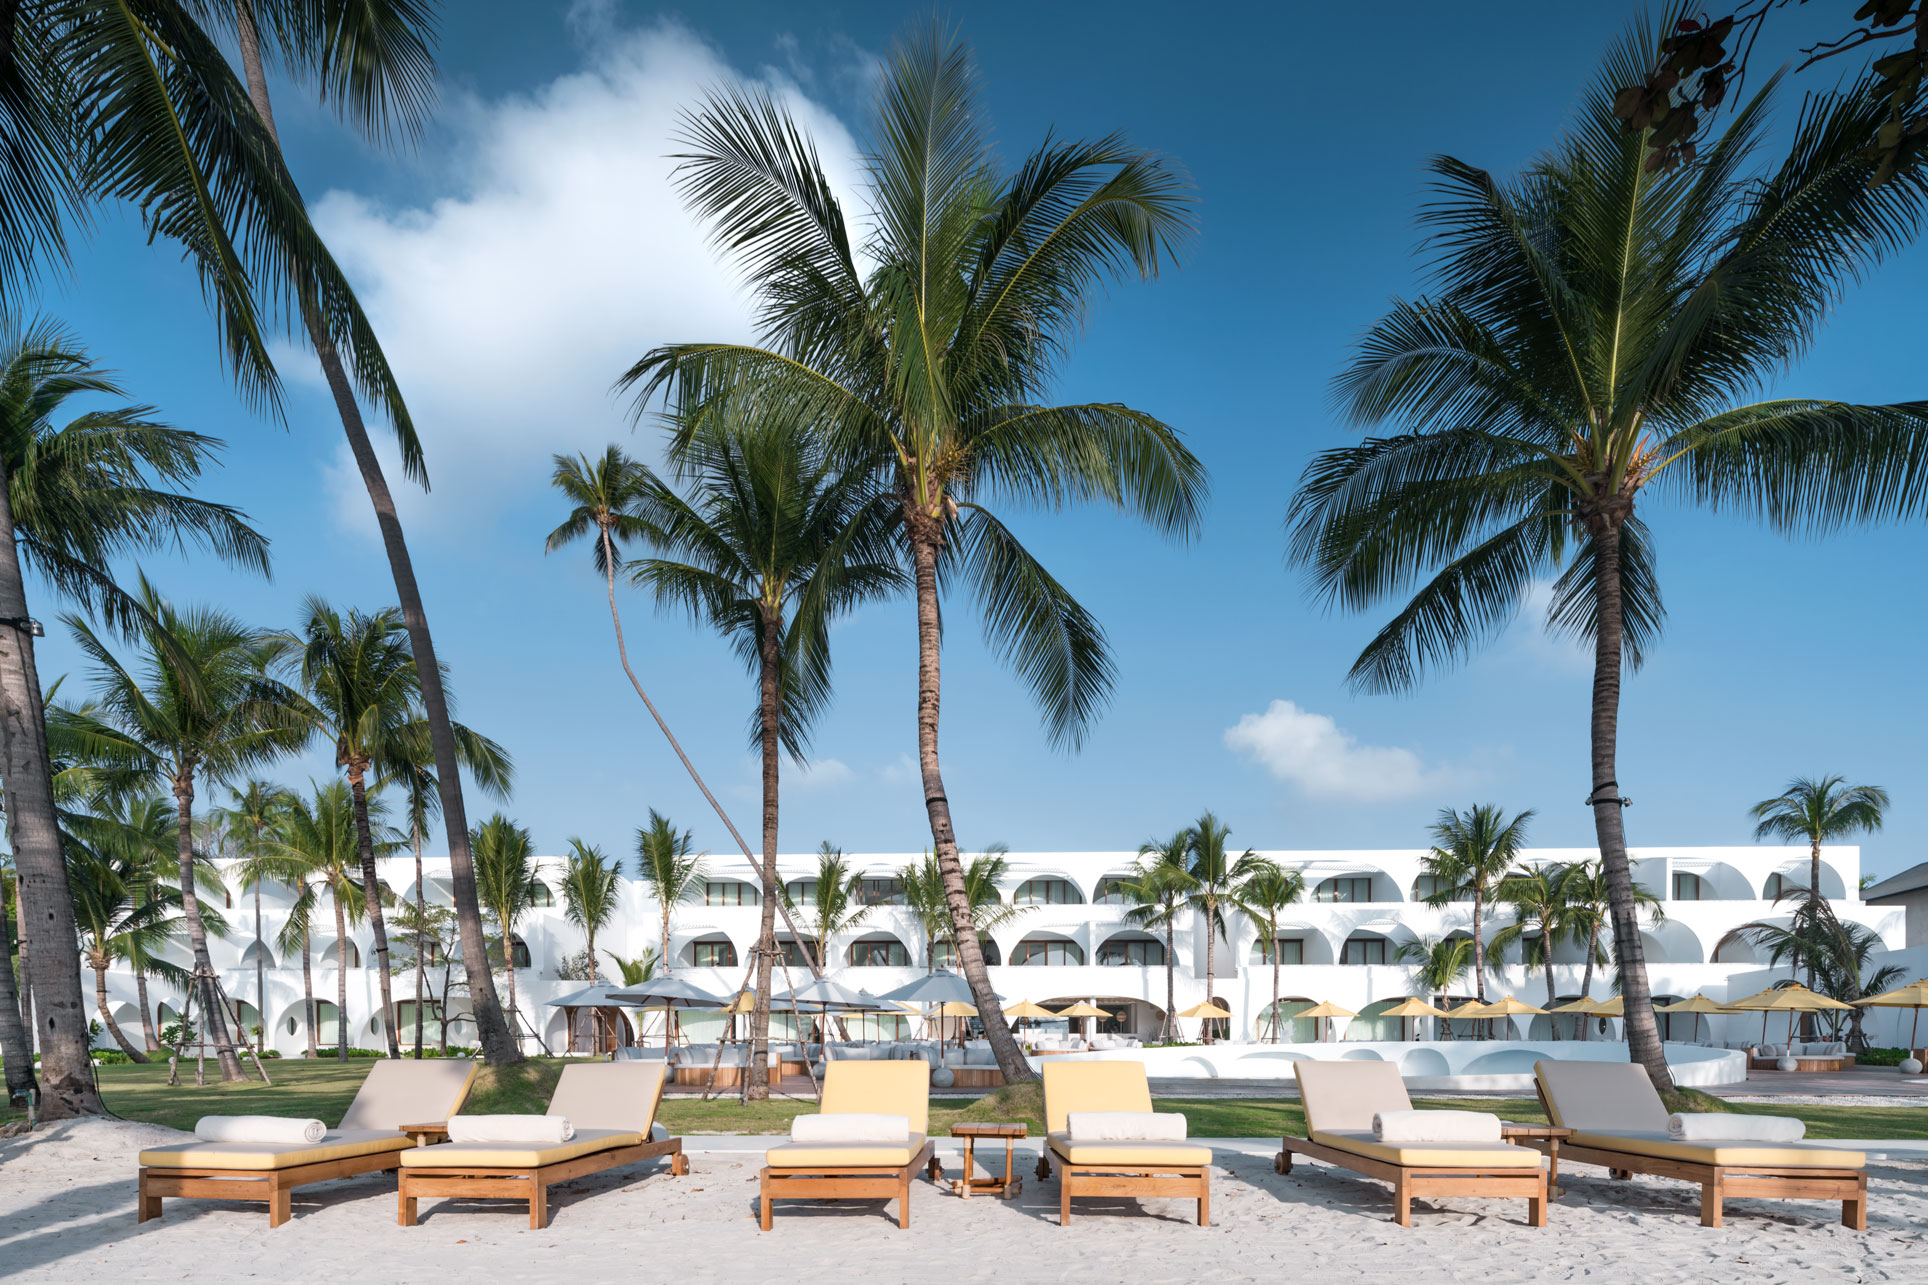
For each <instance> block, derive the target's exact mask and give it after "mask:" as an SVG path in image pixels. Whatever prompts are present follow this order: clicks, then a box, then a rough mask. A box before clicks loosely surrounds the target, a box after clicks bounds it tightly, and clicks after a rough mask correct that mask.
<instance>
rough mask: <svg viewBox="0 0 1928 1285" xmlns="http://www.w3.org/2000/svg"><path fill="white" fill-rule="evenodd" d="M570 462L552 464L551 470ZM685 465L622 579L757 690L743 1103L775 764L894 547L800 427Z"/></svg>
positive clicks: (793, 745) (764, 969)
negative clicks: (692, 627)
mask: <svg viewBox="0 0 1928 1285" xmlns="http://www.w3.org/2000/svg"><path fill="white" fill-rule="evenodd" d="M568 464H569V461H567V460H565V459H563V458H560V457H558V459H557V461H556V467H557V470H558V472H559V473H560V472H561V471H562V470H563V469H564V468H565V467H566V466H567V465H568ZM683 465H684V469H685V476H686V478H687V479H688V483H689V490H690V495H689V497H688V498H685V497H684V496H681V495H678V494H677V493H676V492H675V491H674V490H672V489H671V488H670V487H668V486H666V485H664V484H663V483H662V482H661V481H659V480H656V479H654V478H652V479H651V480H650V483H649V484H647V485H646V486H645V487H644V488H643V491H642V494H641V496H640V500H639V503H638V505H637V512H638V515H639V516H640V517H642V518H643V519H644V532H643V533H644V538H645V539H646V540H647V541H648V542H649V543H650V544H651V545H652V546H653V547H654V548H655V549H656V550H657V551H658V552H659V553H661V554H663V555H664V556H662V557H656V558H645V559H642V560H640V561H638V562H636V563H635V564H633V566H632V568H631V578H632V580H633V582H634V583H635V584H637V585H640V586H646V587H647V588H649V589H650V590H652V591H653V592H654V594H655V598H656V601H657V603H658V605H659V606H673V607H681V608H683V609H685V610H687V611H688V612H689V613H690V615H691V616H692V617H694V618H695V619H696V620H697V621H698V622H700V623H703V624H707V625H709V626H710V627H711V628H713V629H715V630H716V631H717V632H718V633H720V634H722V635H723V636H724V637H725V638H727V639H729V640H730V641H731V642H732V643H733V644H734V646H735V648H736V651H737V654H738V655H739V656H740V657H741V658H742V659H743V661H744V664H745V665H746V666H747V667H748V668H749V670H750V672H751V674H752V676H753V677H755V678H756V680H757V694H758V700H757V707H756V710H755V712H754V713H753V714H752V716H751V720H750V725H751V732H752V739H753V740H754V741H755V743H756V746H757V751H758V753H759V755H760V756H761V759H762V764H763V861H762V865H761V870H762V874H763V896H762V899H761V907H762V921H761V925H760V927H759V929H758V934H757V957H756V974H755V991H756V999H755V1005H754V1008H753V1009H752V1012H751V1017H750V1047H751V1057H750V1079H749V1084H748V1086H747V1088H746V1098H747V1099H748V1100H752V1101H762V1100H763V1099H765V1098H767V1097H768V1096H769V1087H768V1084H767V1079H766V1071H767V1064H768V1058H767V1057H766V1056H765V1053H766V1051H767V1045H768V1040H769V1030H770V971H771V962H772V958H773V954H774V951H775V947H776V914H777V911H778V910H779V909H780V908H781V903H780V900H779V898H778V896H777V893H778V891H779V886H780V884H779V880H778V878H777V864H776V863H777V815H778V808H777V804H778V799H777V789H778V769H779V766H780V762H781V759H782V754H783V751H784V750H788V751H789V752H790V754H791V755H792V757H794V758H796V759H798V760H799V761H801V760H802V757H803V754H804V751H805V750H806V749H807V747H808V744H809V736H810V730H811V726H812V724H813V723H814V722H815V721H816V719H817V717H818V716H819V715H820V714H821V713H822V712H823V711H824V710H825V709H826V708H827V707H828V705H829V702H830V623H831V621H833V620H834V619H835V618H836V617H837V616H839V615H842V614H844V613H846V612H849V611H851V610H854V609H855V608H856V607H857V606H859V605H860V604H862V603H863V602H865V601H866V600H870V599H875V598H882V597H885V596H887V595H888V594H890V593H892V592H895V591H896V590H897V589H899V588H900V587H901V586H902V584H903V576H902V574H901V573H900V572H899V570H898V568H897V567H896V565H895V564H894V552H895V551H894V549H893V547H892V544H891V541H890V526H891V519H892V517H893V509H892V507H891V506H890V505H889V504H888V503H886V502H885V501H884V500H883V499H882V498H881V497H879V496H877V495H876V494H875V493H874V491H872V489H871V488H870V487H869V484H868V479H867V478H866V477H865V476H864V475H862V474H861V473H850V474H845V475H843V476H838V475H837V474H836V473H835V472H833V470H832V468H831V465H830V461H829V459H828V458H827V457H826V455H825V453H824V451H823V449H822V446H821V444H820V443H819V442H817V441H816V440H815V439H814V438H813V437H812V435H811V434H809V433H808V432H806V431H805V430H804V429H803V428H802V427H801V426H799V425H795V424H790V423H785V422H782V421H776V422H773V423H771V424H767V425H759V426H754V427H751V428H748V429H746V430H744V431H742V432H740V433H715V434H710V435H708V436H707V437H706V438H705V439H703V441H702V442H701V444H700V446H699V447H697V448H695V449H692V450H691V451H689V452H687V453H686V455H685V458H684V460H683ZM753 864H754V863H753ZM790 930H791V932H792V934H794V933H795V931H796V927H795V925H794V924H792V925H790Z"/></svg>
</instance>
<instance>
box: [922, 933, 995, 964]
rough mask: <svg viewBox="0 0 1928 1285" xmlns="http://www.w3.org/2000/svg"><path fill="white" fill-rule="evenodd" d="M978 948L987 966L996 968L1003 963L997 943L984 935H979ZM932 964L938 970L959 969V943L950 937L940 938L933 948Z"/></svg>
mask: <svg viewBox="0 0 1928 1285" xmlns="http://www.w3.org/2000/svg"><path fill="white" fill-rule="evenodd" d="M977 948H978V950H980V951H982V952H983V954H984V962H985V964H986V965H987V966H989V967H992V968H995V967H997V966H998V965H999V964H1000V963H1002V962H1003V956H1002V955H1001V954H999V953H998V948H997V942H995V941H993V940H992V939H991V938H989V937H986V936H985V935H984V934H982V933H979V934H978V938H977ZM931 964H932V966H933V967H936V968H956V967H958V961H957V943H956V942H954V941H952V940H951V939H950V938H948V937H942V938H939V939H938V941H937V942H936V943H935V944H933V945H932V947H931Z"/></svg>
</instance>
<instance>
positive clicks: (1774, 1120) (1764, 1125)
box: [1667, 1111, 1807, 1142]
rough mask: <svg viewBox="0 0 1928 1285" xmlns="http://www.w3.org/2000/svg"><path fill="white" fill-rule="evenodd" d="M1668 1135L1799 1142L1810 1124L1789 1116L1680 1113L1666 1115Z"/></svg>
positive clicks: (1710, 1139)
mask: <svg viewBox="0 0 1928 1285" xmlns="http://www.w3.org/2000/svg"><path fill="white" fill-rule="evenodd" d="M1667 1136H1668V1137H1669V1138H1672V1139H1673V1140H1674V1141H1675V1142H1799V1141H1800V1140H1801V1139H1802V1138H1805V1137H1807V1125H1806V1124H1805V1123H1803V1122H1802V1121H1800V1120H1797V1119H1795V1118H1794V1117H1793V1116H1787V1115H1725V1114H1722V1113H1719V1112H1712V1111H1708V1112H1677V1113H1675V1114H1673V1115H1670V1116H1668V1117H1667Z"/></svg>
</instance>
